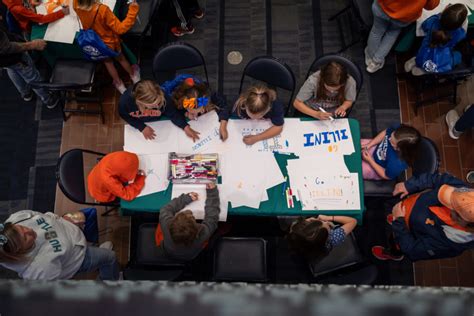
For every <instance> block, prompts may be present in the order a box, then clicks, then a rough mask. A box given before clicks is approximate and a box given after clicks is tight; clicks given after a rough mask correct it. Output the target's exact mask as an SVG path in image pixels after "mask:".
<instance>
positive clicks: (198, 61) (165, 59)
mask: <svg viewBox="0 0 474 316" xmlns="http://www.w3.org/2000/svg"><path fill="white" fill-rule="evenodd" d="M198 66H202V67H203V68H204V73H205V76H206V82H209V77H208V75H207V67H206V61H205V60H204V56H203V55H202V54H201V52H200V51H199V50H198V49H197V48H196V47H194V46H192V45H191V44H188V43H184V42H172V43H168V44H166V45H164V46H162V47H161V48H160V49H159V50H158V52H157V53H156V55H155V57H154V59H153V75H154V76H155V79H156V80H157V81H158V82H160V83H162V82H164V81H166V80H169V79H172V78H174V77H175V75H176V71H177V70H180V69H188V68H194V67H198ZM163 75H164V76H163Z"/></svg>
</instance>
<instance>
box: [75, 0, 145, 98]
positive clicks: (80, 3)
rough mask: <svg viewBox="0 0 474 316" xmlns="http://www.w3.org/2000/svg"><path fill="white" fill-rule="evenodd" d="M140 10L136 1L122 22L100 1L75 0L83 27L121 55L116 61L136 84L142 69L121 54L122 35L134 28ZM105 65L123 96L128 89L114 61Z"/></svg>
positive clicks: (134, 0)
mask: <svg viewBox="0 0 474 316" xmlns="http://www.w3.org/2000/svg"><path fill="white" fill-rule="evenodd" d="M138 10H139V6H138V3H137V2H136V0H133V1H132V3H131V4H130V6H129V8H128V12H127V16H126V17H125V19H124V20H123V21H120V20H119V19H118V18H117V17H116V16H115V14H114V13H113V12H112V10H110V8H109V7H108V6H106V5H102V4H101V3H100V1H98V0H74V11H76V13H77V16H78V17H79V19H80V20H81V24H82V27H83V28H84V29H89V28H91V29H93V30H94V31H95V32H96V33H97V35H99V37H100V38H101V39H102V41H103V42H104V44H105V45H107V47H109V48H110V49H112V50H114V51H116V52H119V53H120V54H119V55H118V56H117V57H115V59H116V60H117V61H118V62H119V63H120V65H122V67H123V69H125V71H126V72H127V73H128V74H129V75H130V78H131V79H132V81H133V83H134V84H135V83H137V82H138V81H140V68H139V67H138V65H133V66H132V65H130V63H129V62H128V60H127V59H126V58H125V56H124V55H123V54H122V53H121V46H120V42H121V40H120V35H121V34H125V33H126V32H128V30H130V29H131V28H132V27H133V25H134V24H135V20H136V18H137V14H138ZM94 17H95V20H94ZM92 24H93V25H92ZM104 64H105V68H107V71H108V72H109V74H110V76H111V77H112V79H113V84H114V86H115V88H116V89H117V90H118V91H119V92H120V94H123V93H124V92H125V90H127V88H126V87H125V85H124V83H123V81H122V79H120V76H119V74H118V72H117V69H116V68H115V66H114V60H113V59H112V58H108V59H106V60H104Z"/></svg>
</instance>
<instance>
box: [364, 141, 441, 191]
mask: <svg viewBox="0 0 474 316" xmlns="http://www.w3.org/2000/svg"><path fill="white" fill-rule="evenodd" d="M439 164H440V158H439V151H438V148H437V147H436V144H435V143H434V142H433V141H432V140H431V139H429V138H427V137H424V136H422V137H421V140H420V146H419V148H418V154H417V157H416V160H415V162H414V163H413V168H412V174H413V175H414V176H418V175H420V174H423V173H431V174H433V173H437V172H438V168H439ZM404 180H405V179H404V177H399V179H398V180H389V181H387V180H364V196H387V197H389V196H392V193H393V189H394V187H395V184H397V182H401V181H404Z"/></svg>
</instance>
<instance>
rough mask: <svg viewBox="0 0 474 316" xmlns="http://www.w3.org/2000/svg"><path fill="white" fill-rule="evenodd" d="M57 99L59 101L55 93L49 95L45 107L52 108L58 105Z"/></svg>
mask: <svg viewBox="0 0 474 316" xmlns="http://www.w3.org/2000/svg"><path fill="white" fill-rule="evenodd" d="M59 101H60V98H59V97H58V96H57V95H51V97H50V98H49V100H48V103H46V107H47V108H48V109H50V110H52V109H54V108H55V107H57V106H58V104H59Z"/></svg>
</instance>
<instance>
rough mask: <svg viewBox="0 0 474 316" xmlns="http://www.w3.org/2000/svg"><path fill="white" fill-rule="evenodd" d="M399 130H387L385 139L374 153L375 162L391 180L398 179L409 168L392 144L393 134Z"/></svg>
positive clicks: (391, 128)
mask: <svg viewBox="0 0 474 316" xmlns="http://www.w3.org/2000/svg"><path fill="white" fill-rule="evenodd" d="M397 128H398V126H396V127H390V128H387V131H386V133H385V137H384V138H383V140H382V141H381V142H380V144H378V145H377V148H375V151H374V160H375V162H376V163H377V164H378V165H380V166H381V167H382V168H384V169H385V175H386V176H387V177H388V178H390V179H395V178H397V177H398V176H399V175H400V173H402V172H403V171H404V170H405V169H407V168H408V165H407V163H406V162H405V161H403V160H401V159H400V157H399V156H398V151H396V150H395V149H394V148H393V146H392V144H390V138H391V137H392V132H393V131H394V130H395V129H397Z"/></svg>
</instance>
